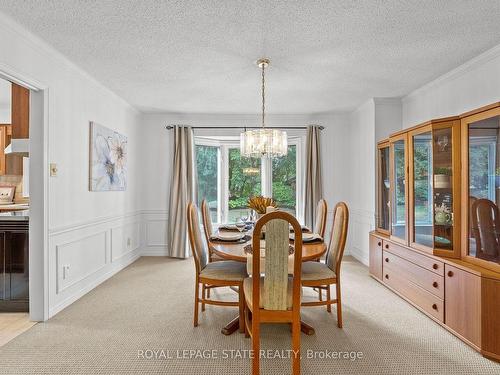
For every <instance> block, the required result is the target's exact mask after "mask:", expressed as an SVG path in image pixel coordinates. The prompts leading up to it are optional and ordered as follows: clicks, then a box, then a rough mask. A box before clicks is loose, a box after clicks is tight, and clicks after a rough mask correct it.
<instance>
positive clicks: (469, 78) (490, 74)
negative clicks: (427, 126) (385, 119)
mask: <svg viewBox="0 0 500 375" xmlns="http://www.w3.org/2000/svg"><path fill="white" fill-rule="evenodd" d="M498 101H500V45H498V46H496V47H494V48H492V49H490V50H489V51H486V52H485V53H483V54H481V55H479V56H477V57H476V58H474V59H472V60H470V61H468V62H467V63H465V64H463V65H461V66H459V67H458V68H456V69H454V70H452V71H450V72H449V73H446V74H444V75H443V76H441V77H439V78H437V79H436V80H434V81H432V82H430V83H428V84H427V85H425V86H423V87H421V88H419V89H417V90H415V91H413V92H412V93H410V94H409V95H407V96H406V97H405V98H403V126H404V127H405V128H406V127H410V126H413V125H417V124H419V123H421V122H424V121H428V120H431V119H435V118H440V117H447V116H456V115H460V114H462V113H464V112H467V111H470V110H473V109H475V108H479V107H482V106H485V105H488V104H491V103H494V102H498Z"/></svg>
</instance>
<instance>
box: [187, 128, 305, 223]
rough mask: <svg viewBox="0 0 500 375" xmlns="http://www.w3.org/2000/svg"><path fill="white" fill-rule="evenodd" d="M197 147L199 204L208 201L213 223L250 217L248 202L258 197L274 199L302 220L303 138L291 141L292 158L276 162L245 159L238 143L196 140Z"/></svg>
mask: <svg viewBox="0 0 500 375" xmlns="http://www.w3.org/2000/svg"><path fill="white" fill-rule="evenodd" d="M221 138H222V137H221ZM226 138H227V137H226ZM195 143H196V166H197V171H198V203H199V204H201V201H202V200H203V199H206V200H207V202H208V205H209V208H210V213H211V216H212V220H213V222H215V223H223V222H235V221H236V220H238V218H239V217H241V216H247V215H248V213H249V210H248V208H247V201H248V199H249V198H250V197H252V196H255V195H264V196H268V197H269V196H272V197H273V198H274V199H275V200H276V202H277V204H278V207H280V209H282V210H284V211H286V212H289V213H292V214H293V215H295V216H296V217H297V218H299V220H301V218H302V215H303V213H302V211H303V210H302V195H301V191H302V185H301V184H302V178H301V170H302V168H301V163H302V159H301V149H302V138H300V137H296V138H289V140H288V143H289V144H288V154H287V155H286V156H284V157H282V158H274V159H266V158H262V159H256V158H244V157H243V158H242V157H241V155H240V148H239V140H238V139H213V138H208V137H195Z"/></svg>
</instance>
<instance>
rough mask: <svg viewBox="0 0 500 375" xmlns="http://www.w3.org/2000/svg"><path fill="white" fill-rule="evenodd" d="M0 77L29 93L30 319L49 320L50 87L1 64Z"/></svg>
mask: <svg viewBox="0 0 500 375" xmlns="http://www.w3.org/2000/svg"><path fill="white" fill-rule="evenodd" d="M0 77H1V78H3V79H6V80H8V81H11V82H13V83H16V84H18V85H21V86H23V87H25V88H27V89H29V90H30V171H29V185H30V186H29V187H30V223H29V239H30V240H29V296H30V297H29V310H30V311H29V315H30V320H32V321H45V320H47V319H48V318H49V263H48V249H49V245H48V238H49V236H48V227H49V181H48V177H49V176H48V171H49V168H48V165H49V162H48V160H49V158H48V144H49V118H48V113H49V111H48V108H49V87H48V85H46V84H44V83H42V82H40V81H38V80H36V79H34V78H32V77H29V76H26V75H25V74H23V73H21V72H19V71H16V70H15V69H13V68H12V67H11V66H8V65H5V64H2V63H0Z"/></svg>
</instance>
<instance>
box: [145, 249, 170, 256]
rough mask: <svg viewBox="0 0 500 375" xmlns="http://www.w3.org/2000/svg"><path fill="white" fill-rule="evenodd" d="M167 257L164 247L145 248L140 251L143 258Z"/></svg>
mask: <svg viewBox="0 0 500 375" xmlns="http://www.w3.org/2000/svg"><path fill="white" fill-rule="evenodd" d="M168 255H169V253H168V250H167V248H166V247H145V248H143V249H142V251H141V256H143V257H161V256H168Z"/></svg>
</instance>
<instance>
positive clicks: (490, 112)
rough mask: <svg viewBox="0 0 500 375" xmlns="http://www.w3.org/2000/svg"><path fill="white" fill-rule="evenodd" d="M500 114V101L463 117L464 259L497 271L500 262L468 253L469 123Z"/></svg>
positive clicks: (462, 202)
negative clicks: (496, 262)
mask: <svg viewBox="0 0 500 375" xmlns="http://www.w3.org/2000/svg"><path fill="white" fill-rule="evenodd" d="M488 107H491V106H488ZM494 116H500V103H497V104H495V105H494V106H493V108H490V109H485V110H484V111H482V112H479V113H473V114H470V115H468V116H467V115H466V116H464V117H462V118H461V120H460V123H461V132H460V133H461V140H462V141H461V145H462V150H461V151H462V153H461V161H462V168H461V171H462V173H461V174H462V181H461V182H462V188H461V200H460V202H461V206H462V208H463V209H462V220H461V222H462V223H461V224H462V225H461V228H462V230H461V236H462V242H461V244H462V246H461V248H462V250H461V253H462V259H463V260H465V261H466V262H469V263H472V264H475V265H477V266H480V267H484V268H488V269H490V270H492V271H495V272H500V264H495V263H493V262H489V261H487V260H483V259H478V258H476V257H472V256H469V255H468V252H469V124H471V123H473V122H477V121H481V120H485V119H487V118H490V117H494Z"/></svg>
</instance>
